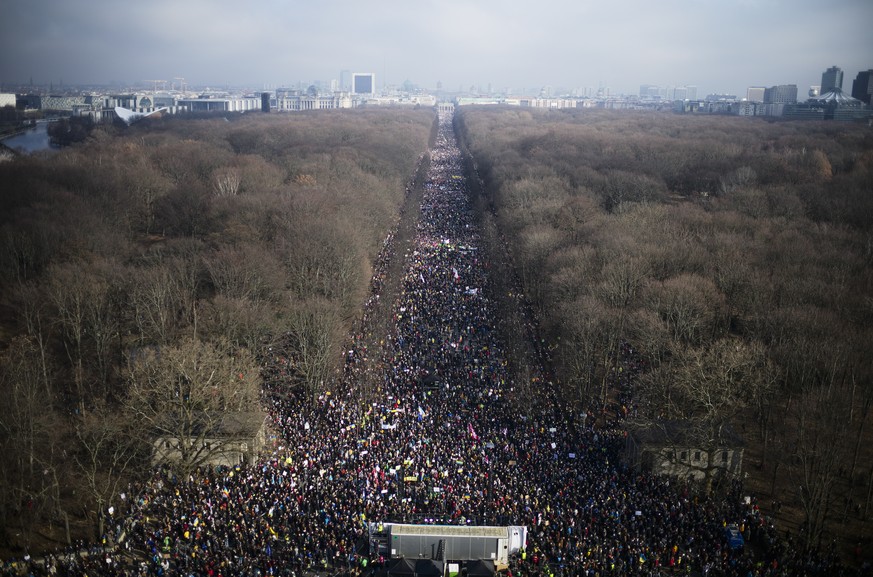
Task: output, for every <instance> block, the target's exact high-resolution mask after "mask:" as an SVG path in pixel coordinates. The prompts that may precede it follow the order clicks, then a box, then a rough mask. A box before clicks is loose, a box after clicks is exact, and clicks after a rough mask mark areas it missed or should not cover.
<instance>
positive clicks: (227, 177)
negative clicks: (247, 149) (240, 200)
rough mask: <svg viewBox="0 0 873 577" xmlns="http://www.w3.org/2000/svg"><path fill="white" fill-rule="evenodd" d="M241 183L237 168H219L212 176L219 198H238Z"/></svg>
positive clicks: (213, 185) (213, 186)
mask: <svg viewBox="0 0 873 577" xmlns="http://www.w3.org/2000/svg"><path fill="white" fill-rule="evenodd" d="M241 182H242V179H241V178H240V171H239V170H238V169H237V168H235V167H225V168H219V169H217V170H216V171H215V172H214V173H213V174H212V188H213V191H214V193H215V196H217V197H219V198H223V197H228V196H236V195H237V194H238V193H239V190H240V183H241Z"/></svg>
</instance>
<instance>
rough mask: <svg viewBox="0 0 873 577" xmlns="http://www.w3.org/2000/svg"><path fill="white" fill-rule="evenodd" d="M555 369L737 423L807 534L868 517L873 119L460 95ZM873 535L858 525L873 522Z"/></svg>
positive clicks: (711, 436)
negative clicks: (581, 107) (624, 377)
mask: <svg viewBox="0 0 873 577" xmlns="http://www.w3.org/2000/svg"><path fill="white" fill-rule="evenodd" d="M456 122H457V127H458V131H459V135H460V137H461V139H462V141H463V142H464V143H465V144H466V146H467V147H468V149H469V152H470V153H471V155H472V158H473V159H474V160H475V163H476V168H477V170H478V173H479V176H480V177H481V179H482V182H483V183H484V186H485V194H486V198H487V201H488V203H490V208H491V210H492V211H493V214H494V215H495V217H496V220H497V223H498V228H499V229H500V230H501V232H502V234H503V236H504V238H505V239H506V241H507V243H508V248H509V250H510V253H511V257H512V259H513V262H514V267H515V270H516V271H517V272H518V275H519V278H520V280H521V284H522V286H523V290H524V293H525V297H526V301H527V302H528V303H529V304H530V307H531V308H532V310H533V314H534V316H535V317H536V320H537V321H538V323H539V326H540V327H541V329H542V335H543V338H544V339H545V342H547V343H548V344H549V346H550V347H551V354H552V357H553V359H554V361H555V365H556V370H557V376H558V378H559V382H561V383H562V384H563V385H564V386H565V387H567V392H568V394H569V395H570V397H571V398H572V399H575V401H576V402H577V403H578V404H579V405H580V406H582V407H592V406H606V405H607V404H608V403H610V402H611V401H613V400H614V398H615V397H614V396H613V395H612V393H613V391H612V390H611V383H614V382H615V378H614V377H615V372H616V369H617V367H618V359H619V356H620V354H621V347H622V345H623V344H624V343H629V344H630V345H631V346H632V347H633V349H634V350H635V351H637V352H638V353H639V354H640V355H641V358H642V359H643V361H644V362H645V365H646V368H645V369H644V370H643V371H642V372H641V374H640V375H639V378H638V379H637V380H636V382H635V383H634V386H635V390H634V397H635V399H636V403H635V406H633V407H627V409H629V411H630V412H631V414H633V415H635V416H636V418H638V419H644V420H648V421H649V422H664V421H666V420H670V419H682V420H684V421H685V422H688V423H692V425H693V431H694V433H695V435H696V442H697V443H698V444H699V445H698V446H701V447H702V448H710V447H717V446H718V443H719V439H720V435H721V434H722V431H723V428H724V426H725V425H727V424H732V425H733V426H734V428H736V429H737V430H738V431H739V432H740V433H741V435H742V436H743V437H744V438H745V441H746V463H745V466H744V470H745V471H746V472H747V476H748V479H747V487H749V488H750V489H751V490H752V491H757V492H758V494H759V496H760V497H761V500H762V504H763V506H764V507H765V508H766V509H767V510H768V511H769V512H772V513H774V514H775V513H776V512H779V516H780V519H781V521H783V522H784V523H785V527H786V528H787V529H789V530H791V531H792V532H793V533H794V534H795V535H796V536H797V538H798V539H800V540H801V542H803V543H806V544H809V545H814V546H828V545H830V543H831V540H832V539H835V538H836V539H838V540H840V541H841V542H842V543H843V544H844V545H845V546H846V547H849V546H854V545H855V540H856V539H860V538H862V536H863V535H870V534H871V532H873V522H871V519H873V466H871V464H873V452H871V449H870V447H871V444H870V443H869V435H870V431H869V428H870V423H869V419H870V415H869V412H870V411H869V407H870V403H871V400H873V382H871V377H873V367H871V355H870V351H871V350H873V328H871V327H873V195H871V182H873V133H871V131H870V130H869V128H868V127H865V126H856V125H849V124H845V123H811V122H805V123H766V122H761V121H759V120H749V121H746V120H742V119H737V118H728V117H696V116H694V117H693V116H682V115H674V114H654V113H639V114H637V113H630V112H624V113H620V114H616V113H610V112H607V111H589V110H585V111H569V110H568V111H525V110H519V109H518V108H505V107H504V108H501V107H488V108H484V107H482V108H480V107H469V108H466V107H465V108H462V109H461V110H460V112H459V113H458V114H457V115H456ZM868 544H869V542H868Z"/></svg>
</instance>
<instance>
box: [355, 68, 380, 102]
mask: <svg viewBox="0 0 873 577" xmlns="http://www.w3.org/2000/svg"><path fill="white" fill-rule="evenodd" d="M352 94H355V95H359V96H375V94H376V75H375V74H373V73H372V72H367V73H363V72H354V73H352Z"/></svg>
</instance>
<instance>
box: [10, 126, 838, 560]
mask: <svg viewBox="0 0 873 577" xmlns="http://www.w3.org/2000/svg"><path fill="white" fill-rule="evenodd" d="M460 162H461V155H460V152H459V150H458V148H457V146H456V144H455V141H454V136H453V133H452V127H451V116H448V117H443V118H441V121H440V130H439V136H438V142H437V145H436V146H435V148H434V150H433V152H432V161H431V169H430V173H429V176H428V179H427V182H426V184H425V187H426V189H425V192H424V195H423V200H422V206H421V215H420V221H419V225H418V229H417V235H416V238H415V241H414V245H413V247H412V248H411V249H410V252H409V254H406V255H403V257H405V262H406V263H407V266H406V269H405V274H404V278H403V287H402V291H401V294H400V296H399V298H398V300H397V301H396V303H395V304H394V308H393V315H394V321H395V323H394V324H395V327H396V330H395V332H394V333H393V334H391V335H387V336H386V339H387V340H388V343H387V345H386V346H385V348H384V350H385V351H386V353H385V356H384V358H382V359H373V358H367V356H368V354H369V355H370V356H373V354H372V352H371V353H368V352H367V351H363V350H361V344H362V343H363V342H366V341H367V339H366V338H364V337H365V336H366V335H365V334H364V333H365V331H366V323H363V324H362V327H361V331H362V332H361V334H359V335H357V337H356V338H355V340H354V342H353V344H352V346H351V348H350V349H349V350H348V351H347V353H346V359H345V360H346V369H345V371H344V372H343V375H344V378H343V379H340V380H338V382H337V383H334V384H333V385H332V387H333V390H328V391H325V392H324V393H323V394H322V395H321V396H319V397H318V398H317V399H316V400H315V402H313V400H312V399H311V398H310V397H307V396H305V395H298V394H295V393H294V392H293V391H289V390H288V385H287V383H288V374H289V368H288V360H287V356H285V355H284V354H283V352H282V351H281V349H280V348H279V347H277V348H276V349H275V350H274V351H272V353H271V354H270V355H269V356H268V358H267V359H266V360H265V366H264V378H265V386H266V392H267V394H266V395H265V399H266V400H267V403H268V408H269V410H270V413H271V415H272V418H273V421H274V424H275V428H276V430H277V432H278V436H277V439H278V440H277V443H276V444H275V445H274V446H273V447H272V448H271V452H270V453H269V454H268V455H266V456H265V457H264V458H263V459H262V460H260V461H259V462H258V463H257V464H255V465H249V466H239V467H235V468H222V469H204V470H203V471H200V472H198V473H197V474H193V475H191V476H189V477H187V478H177V477H175V476H173V475H172V473H170V472H169V471H160V472H158V473H156V475H155V477H154V478H153V479H151V480H149V481H148V482H146V483H144V484H143V486H141V487H136V488H132V489H131V490H130V491H129V495H128V496H126V503H125V505H126V506H125V507H120V508H119V509H120V510H119V512H117V513H116V514H115V516H114V517H110V518H109V519H107V522H108V523H107V526H108V527H109V528H110V529H109V533H108V534H107V538H106V542H107V545H108V546H107V547H102V546H100V547H95V548H92V549H91V550H90V552H89V554H88V555H86V556H83V555H82V554H81V553H82V551H81V550H76V551H73V550H71V551H69V552H64V553H58V554H57V555H55V556H50V557H49V558H47V559H46V560H45V564H44V565H42V564H39V565H38V564H35V563H31V564H29V567H30V570H31V571H32V572H34V573H39V572H48V573H51V574H57V575H83V574H87V575H90V576H94V575H137V574H139V575H209V576H219V575H220V576H233V575H248V576H253V575H302V574H303V573H304V572H306V571H332V572H337V573H339V572H348V573H353V574H356V573H361V572H365V571H367V570H370V569H372V568H373V567H376V566H378V565H379V563H380V559H378V558H370V554H371V552H370V548H369V543H368V538H367V537H368V534H367V527H366V523H367V522H368V521H396V522H417V523H451V524H492V525H504V524H513V525H526V526H527V527H528V529H529V533H528V542H527V547H526V550H525V551H524V552H523V553H522V554H521V555H519V556H518V558H517V559H514V561H513V563H512V566H511V569H510V571H511V573H512V575H543V576H546V575H549V576H551V575H568V576H586V577H587V576H607V575H648V576H653V575H676V574H687V573H691V572H692V571H693V572H696V573H698V574H702V575H724V576H738V577H747V576H749V575H751V576H783V575H784V576H788V575H811V576H812V575H815V576H818V575H820V576H825V575H827V576H835V575H842V574H849V573H848V572H847V571H845V570H844V569H843V568H841V567H840V565H839V563H838V562H837V561H836V560H835V559H834V558H831V557H823V556H819V555H817V554H815V553H806V554H800V553H799V552H797V551H794V550H792V549H791V548H789V547H788V546H787V545H786V544H784V543H783V542H782V541H781V540H780V539H778V538H777V536H776V533H775V529H774V527H773V526H772V524H771V523H770V522H769V521H768V520H767V519H766V518H765V517H764V516H763V515H761V514H760V512H759V511H758V510H757V507H756V506H755V502H754V500H752V501H750V502H746V501H745V500H743V499H742V498H741V493H740V488H739V486H733V487H731V488H730V489H729V490H728V491H727V495H722V496H720V497H718V498H707V497H705V496H702V495H700V494H698V493H696V492H694V491H693V490H692V488H691V487H689V486H687V485H685V484H683V483H680V482H678V481H677V480H676V479H670V478H666V477H655V476H651V475H648V474H645V473H640V472H638V471H634V470H631V469H628V468H627V467H625V466H624V465H623V464H622V463H621V461H620V452H621V450H622V447H623V443H624V434H623V432H622V428H621V420H622V418H623V417H624V413H623V412H622V411H620V410H619V411H614V412H607V411H605V410H597V411H596V412H595V411H594V410H592V411H591V412H587V411H586V412H582V413H575V412H573V411H572V410H569V409H568V408H567V406H565V405H564V404H562V402H561V400H560V399H559V398H557V396H556V394H555V392H554V390H553V388H552V387H551V386H550V383H549V382H548V380H547V379H548V377H546V376H544V374H543V373H542V372H538V373H537V374H534V375H533V376H532V379H533V381H534V386H535V387H537V393H538V394H537V397H536V398H537V402H536V404H535V406H528V407H519V406H518V405H519V402H518V398H517V390H516V384H515V383H513V381H512V379H511V378H510V374H509V371H508V369H507V359H506V358H505V355H504V352H503V350H502V348H501V344H500V341H499V338H498V331H497V330H496V329H495V323H494V318H495V310H494V306H493V303H492V301H491V300H490V299H489V294H490V293H489V286H488V278H487V275H486V273H487V263H486V262H484V261H483V259H484V256H483V255H482V254H480V244H479V241H480V239H479V235H478V232H477V226H476V223H475V220H474V215H473V212H472V210H471V208H470V206H469V203H468V198H467V190H466V182H465V179H464V177H463V176H462V174H463V171H462V167H461V165H460ZM392 241H393V239H392V237H389V238H388V239H387V240H386V244H385V247H384V250H383V254H382V255H381V256H380V261H379V262H380V263H382V265H379V266H377V270H376V275H375V276H374V283H373V288H374V291H375V294H374V296H373V297H372V298H371V302H370V303H369V304H368V307H369V306H370V305H372V299H378V297H379V295H378V290H379V288H380V287H381V286H382V280H381V275H382V274H384V266H383V265H384V263H385V262H386V261H387V260H388V259H390V258H397V257H399V256H400V255H393V254H391V252H392V250H393V246H394V245H393V242H392ZM625 353H626V354H625V355H624V358H623V359H622V368H623V371H622V377H621V378H622V379H624V380H625V381H627V380H628V379H632V375H633V374H634V371H635V370H636V369H637V368H638V365H637V364H636V363H637V362H638V361H637V360H635V359H634V356H633V354H632V351H631V350H630V349H629V348H628V349H626V351H625ZM377 361H379V362H377ZM360 379H375V380H376V383H375V388H374V394H373V395H372V397H373V398H371V399H368V400H367V402H366V403H362V402H361V397H360V395H358V394H356V393H355V383H356V381H357V380H360ZM616 384H619V383H616ZM625 384H627V383H625ZM627 390H630V389H629V388H628V387H625V391H627ZM625 401H626V402H625V405H626V406H630V404H631V399H625ZM728 524H736V525H737V526H738V527H739V528H740V530H741V532H742V533H743V534H744V535H745V537H746V539H747V542H748V544H749V547H748V548H747V549H746V550H745V551H743V550H734V549H731V548H730V547H729V546H728V542H727V540H726V539H725V536H724V527H725V526H726V525H728ZM750 549H754V551H755V554H754V555H751V554H750V552H749V550H750ZM25 565H28V564H27V563H24V564H19V565H18V567H22V566H25ZM7 571H8V572H9V573H13V572H14V570H13V569H11V568H7Z"/></svg>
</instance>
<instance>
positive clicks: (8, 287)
mask: <svg viewBox="0 0 873 577" xmlns="http://www.w3.org/2000/svg"><path fill="white" fill-rule="evenodd" d="M115 130H118V133H116V132H114V131H113V129H101V130H97V131H95V132H94V133H93V135H92V138H91V139H90V140H89V141H88V142H87V143H85V144H83V145H80V146H74V147H71V148H66V149H64V150H62V151H59V152H57V153H54V154H53V155H51V156H44V155H41V154H34V155H30V156H27V157H20V158H17V159H15V160H14V161H10V162H5V163H2V164H0V183H2V185H0V188H2V192H0V271H2V274H0V285H2V291H0V294H2V302H0V307H2V308H0V311H2V312H0V321H2V324H0V326H2V341H3V347H2V353H0V354H2V358H0V394H2V396H3V398H4V399H5V402H4V407H5V408H4V410H3V411H2V414H0V450H2V452H3V466H2V467H0V527H2V530H0V548H3V549H4V550H6V551H21V550H22V548H26V549H27V550H30V551H34V550H38V549H39V548H40V547H44V546H51V544H52V543H56V544H57V543H65V542H68V541H71V540H77V539H82V538H86V539H88V540H91V539H94V538H97V539H100V538H102V536H103V534H104V531H103V521H104V518H105V514H106V510H107V507H109V506H114V507H115V508H116V509H118V508H119V507H120V506H121V503H119V502H118V499H119V494H121V493H123V492H128V491H127V487H128V484H129V483H130V482H131V481H137V480H141V479H143V478H144V476H147V475H148V470H149V469H150V468H151V463H152V456H151V453H152V449H153V447H152V442H153V436H154V434H155V433H156V432H159V431H160V432H163V433H164V434H167V435H170V436H171V437H176V438H178V439H181V440H180V442H181V443H182V447H180V453H182V454H183V458H182V460H181V462H180V463H179V464H178V466H179V470H180V472H181V473H186V472H189V471H191V470H194V469H196V468H197V466H198V465H199V464H200V463H203V462H206V461H208V460H210V458H212V457H214V456H215V454H216V452H217V451H219V450H220V449H219V448H218V447H216V446H215V445H210V444H209V442H208V440H207V439H206V435H209V434H211V433H212V432H214V428H215V427H216V425H217V423H219V422H220V421H221V418H222V416H223V415H224V414H226V413H227V412H233V413H236V414H238V415H246V416H247V417H246V418H253V419H257V416H256V415H255V414H254V411H255V410H261V409H260V408H259V403H258V399H259V397H260V393H261V386H262V378H261V376H260V364H261V361H260V359H261V358H262V356H263V352H264V351H265V350H266V348H267V347H268V346H270V344H271V343H272V342H274V341H276V340H278V339H284V335H286V334H291V335H293V343H291V345H292V346H291V347H290V348H289V349H288V350H289V352H290V354H292V355H293V357H292V360H293V367H292V370H291V371H290V374H289V377H288V383H287V386H288V387H289V389H296V388H300V389H305V390H307V391H309V394H310V395H316V394H317V393H318V392H319V391H320V389H321V388H322V387H323V384H322V383H323V382H324V381H325V380H326V376H327V375H328V374H329V373H331V371H333V370H335V369H336V368H337V363H338V361H339V359H341V351H342V348H343V346H344V342H345V340H346V339H347V335H348V334H349V333H350V331H351V328H352V327H353V326H354V325H355V324H356V323H358V322H359V320H360V319H359V315H360V303H361V302H363V300H364V297H365V295H367V292H368V290H369V281H370V278H371V275H372V269H371V266H372V265H371V263H373V262H374V261H375V259H376V255H377V254H378V253H379V251H380V250H381V249H382V244H383V241H384V239H385V234H386V231H389V230H390V229H391V228H392V227H393V226H395V224H396V221H397V215H398V213H399V211H400V208H401V207H402V206H403V204H404V202H405V199H406V196H407V189H408V182H409V179H410V175H414V174H415V173H416V170H417V167H418V166H419V164H420V163H421V161H422V155H424V153H425V152H426V150H427V145H428V142H429V140H430V139H431V138H432V132H433V130H434V115H433V113H432V112H431V111H413V110H392V111H355V113H354V114H344V113H338V114H330V115H316V114H301V115H294V116H290V115H288V116H281V117H274V116H258V115H247V116H242V117H241V116H233V117H231V119H230V120H229V121H228V119H224V118H221V117H214V118H211V119H196V120H183V119H176V118H173V119H150V120H149V121H147V122H142V123H139V124H137V125H135V126H134V127H132V128H130V129H128V130H120V129H115ZM234 376H235V377H236V378H232V377H234ZM170 415H172V418H169V417H170ZM261 420H263V417H261ZM183 433H185V434H183ZM207 445H209V446H207ZM5 555H6V554H4V556H5Z"/></svg>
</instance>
